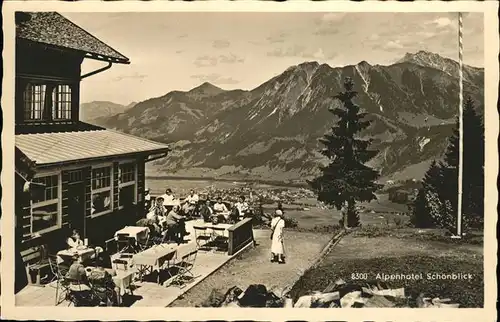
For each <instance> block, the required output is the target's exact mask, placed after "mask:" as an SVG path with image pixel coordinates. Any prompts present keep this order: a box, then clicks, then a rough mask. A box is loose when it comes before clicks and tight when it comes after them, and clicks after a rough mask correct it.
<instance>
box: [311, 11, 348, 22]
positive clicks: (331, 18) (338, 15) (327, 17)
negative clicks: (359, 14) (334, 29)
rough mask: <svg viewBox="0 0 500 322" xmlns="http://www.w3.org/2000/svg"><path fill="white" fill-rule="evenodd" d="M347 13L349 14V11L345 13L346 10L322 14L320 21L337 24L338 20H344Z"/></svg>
mask: <svg viewBox="0 0 500 322" xmlns="http://www.w3.org/2000/svg"><path fill="white" fill-rule="evenodd" d="M346 15H347V13H345V12H329V13H326V14H324V15H322V16H321V18H319V21H318V23H319V24H328V25H331V24H335V23H338V22H341V21H342V20H344V18H345V17H346Z"/></svg>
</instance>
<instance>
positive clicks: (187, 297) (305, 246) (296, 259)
mask: <svg viewBox="0 0 500 322" xmlns="http://www.w3.org/2000/svg"><path fill="white" fill-rule="evenodd" d="M285 234H286V236H285V247H286V252H287V263H286V264H283V265H280V264H277V263H270V261H269V258H270V249H271V241H270V239H269V231H256V240H257V243H258V245H257V246H256V247H255V248H252V249H250V250H248V251H246V252H244V253H242V254H240V255H239V256H238V257H237V258H235V259H233V260H232V261H231V262H230V263H228V264H226V265H225V266H224V267H222V268H221V269H220V270H218V271H217V272H215V273H214V274H212V275H211V276H209V277H207V278H206V279H205V280H204V281H202V282H201V283H200V284H199V285H196V287H194V288H192V289H190V290H189V291H188V292H187V293H186V294H184V295H183V297H182V298H181V299H178V300H176V301H175V302H173V303H172V304H171V305H170V306H171V307H192V306H200V305H201V304H202V303H203V302H204V301H205V300H206V299H207V298H208V297H209V296H210V293H211V292H212V290H214V289H215V290H217V291H219V292H222V293H223V294H224V293H225V292H226V291H227V290H228V289H229V288H230V287H232V286H238V287H240V288H241V289H243V290H245V289H246V288H247V287H248V286H249V285H250V284H264V285H266V287H267V288H268V289H271V290H275V291H276V292H277V293H279V292H280V291H281V290H283V289H284V288H285V287H287V286H290V285H292V284H293V283H294V282H295V281H296V280H297V279H298V278H299V276H300V275H301V274H302V273H303V272H304V271H305V270H306V269H307V268H308V267H310V265H311V264H312V262H313V261H314V260H315V259H316V258H317V256H318V255H319V253H320V252H321V250H322V249H323V248H324V246H325V245H326V244H327V243H328V241H329V240H330V239H331V237H332V235H331V234H317V233H306V232H295V231H287V232H286V233H285Z"/></svg>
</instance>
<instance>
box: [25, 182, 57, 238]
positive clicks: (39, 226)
mask: <svg viewBox="0 0 500 322" xmlns="http://www.w3.org/2000/svg"><path fill="white" fill-rule="evenodd" d="M33 182H34V183H35V184H34V188H33V193H32V196H31V233H32V234H34V233H43V232H46V231H50V230H53V229H56V228H59V226H60V212H59V191H60V189H59V175H58V174H54V175H50V176H44V177H39V178H35V179H33ZM37 184H40V185H37ZM37 187H38V188H37Z"/></svg>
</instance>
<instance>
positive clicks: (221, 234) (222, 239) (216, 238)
mask: <svg viewBox="0 0 500 322" xmlns="http://www.w3.org/2000/svg"><path fill="white" fill-rule="evenodd" d="M225 231H226V229H225V228H224V227H212V234H213V244H214V247H215V250H216V251H218V252H227V250H228V247H229V238H228V237H226V235H225Z"/></svg>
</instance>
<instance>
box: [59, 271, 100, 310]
mask: <svg viewBox="0 0 500 322" xmlns="http://www.w3.org/2000/svg"><path fill="white" fill-rule="evenodd" d="M63 283H64V284H63V285H65V287H66V289H67V294H68V296H67V299H68V301H69V304H68V306H70V305H71V304H73V305H74V306H95V305H96V304H98V303H99V298H98V297H97V295H96V294H95V293H94V290H92V288H91V287H90V286H89V285H87V284H84V283H82V281H80V280H75V279H70V278H67V277H64V281H63Z"/></svg>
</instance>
